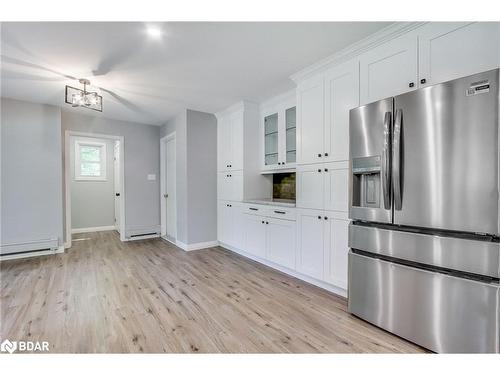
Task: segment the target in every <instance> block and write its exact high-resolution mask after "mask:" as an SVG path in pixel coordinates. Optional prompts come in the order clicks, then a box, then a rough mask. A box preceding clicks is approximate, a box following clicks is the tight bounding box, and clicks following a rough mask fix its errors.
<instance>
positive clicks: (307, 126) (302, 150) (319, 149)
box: [297, 75, 325, 164]
mask: <svg viewBox="0 0 500 375" xmlns="http://www.w3.org/2000/svg"><path fill="white" fill-rule="evenodd" d="M324 123H325V121H324V83H323V76H322V75H321V76H318V77H314V78H312V79H309V80H307V81H305V82H302V83H301V84H299V86H298V87H297V130H298V132H299V134H298V137H297V141H298V150H297V151H298V156H299V159H298V163H300V164H307V163H316V162H321V161H323V153H324V138H325V134H324Z"/></svg>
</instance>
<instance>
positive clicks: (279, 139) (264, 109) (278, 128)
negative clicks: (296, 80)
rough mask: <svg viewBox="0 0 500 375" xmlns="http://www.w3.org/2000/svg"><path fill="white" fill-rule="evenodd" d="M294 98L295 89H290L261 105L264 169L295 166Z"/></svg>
mask: <svg viewBox="0 0 500 375" xmlns="http://www.w3.org/2000/svg"><path fill="white" fill-rule="evenodd" d="M295 100H296V98H295V91H292V92H289V93H285V94H283V95H280V96H279V97H276V98H273V99H272V100H270V101H268V102H266V103H263V104H262V106H261V118H262V126H261V128H262V134H263V140H264V141H263V143H264V147H263V157H262V170H264V171H267V170H275V169H290V168H294V167H295V162H296V106H295Z"/></svg>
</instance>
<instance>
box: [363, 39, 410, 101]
mask: <svg viewBox="0 0 500 375" xmlns="http://www.w3.org/2000/svg"><path fill="white" fill-rule="evenodd" d="M359 65H360V83H361V85H360V96H361V104H367V103H371V102H374V101H376V100H379V99H383V98H387V97H390V96H395V95H399V94H402V93H404V92H407V91H411V90H415V89H416V88H417V87H418V81H417V79H418V72H417V35H416V33H415V32H410V33H408V34H405V35H403V36H400V37H398V38H396V39H393V40H391V41H389V42H387V43H384V44H382V45H380V46H378V47H376V48H374V49H372V50H369V51H368V52H365V53H363V54H362V55H361V56H360V58H359Z"/></svg>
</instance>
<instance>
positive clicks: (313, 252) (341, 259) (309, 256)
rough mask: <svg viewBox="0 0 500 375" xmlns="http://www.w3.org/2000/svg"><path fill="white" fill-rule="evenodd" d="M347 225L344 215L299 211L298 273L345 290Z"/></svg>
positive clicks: (329, 212)
mask: <svg viewBox="0 0 500 375" xmlns="http://www.w3.org/2000/svg"><path fill="white" fill-rule="evenodd" d="M348 223H349V220H348V218H347V214H346V213H337V212H331V211H322V210H299V212H298V214H297V238H298V246H297V248H298V257H297V270H298V271H299V272H301V273H303V274H305V275H308V276H311V277H314V278H316V279H319V280H322V281H325V282H327V283H329V284H332V285H335V286H336V287H338V288H341V289H344V290H345V289H347V254H348V252H349V248H348V244H347V235H348V229H347V228H348Z"/></svg>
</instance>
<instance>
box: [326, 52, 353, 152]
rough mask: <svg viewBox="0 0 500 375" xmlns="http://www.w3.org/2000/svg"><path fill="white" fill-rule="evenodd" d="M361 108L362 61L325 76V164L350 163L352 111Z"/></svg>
mask: <svg viewBox="0 0 500 375" xmlns="http://www.w3.org/2000/svg"><path fill="white" fill-rule="evenodd" d="M357 106H359V61H358V60H353V61H349V62H347V63H344V64H341V65H339V66H336V67H334V68H332V69H330V70H328V71H327V72H326V73H325V151H326V153H327V154H328V155H327V156H325V159H326V160H325V161H338V160H349V111H350V110H351V109H352V108H356V107H357Z"/></svg>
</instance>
